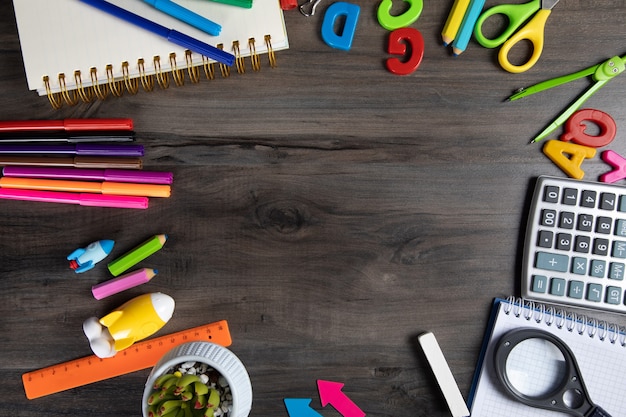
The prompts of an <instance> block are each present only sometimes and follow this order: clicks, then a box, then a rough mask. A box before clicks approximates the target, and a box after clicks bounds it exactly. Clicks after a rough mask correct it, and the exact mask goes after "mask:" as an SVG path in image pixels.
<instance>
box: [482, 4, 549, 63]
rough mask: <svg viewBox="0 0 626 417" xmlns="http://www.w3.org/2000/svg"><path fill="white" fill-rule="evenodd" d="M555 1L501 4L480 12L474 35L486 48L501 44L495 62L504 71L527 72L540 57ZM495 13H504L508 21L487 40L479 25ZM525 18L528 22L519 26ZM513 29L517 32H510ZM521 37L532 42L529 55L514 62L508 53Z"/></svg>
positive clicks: (521, 39)
mask: <svg viewBox="0 0 626 417" xmlns="http://www.w3.org/2000/svg"><path fill="white" fill-rule="evenodd" d="M558 2H559V0H532V1H530V2H528V3H523V4H500V5H498V6H494V7H492V8H490V9H488V10H487V11H485V12H484V13H483V14H481V15H480V17H479V18H478V20H477V21H476V26H475V27H474V37H475V38H476V40H477V41H478V43H479V44H481V45H482V46H484V47H485V48H495V47H497V46H500V45H502V48H500V52H499V53H498V62H500V65H501V66H502V68H504V69H505V70H506V71H508V72H512V73H520V72H524V71H528V70H529V69H530V68H532V67H533V65H535V64H536V63H537V61H538V60H539V57H540V56H541V52H542V51H543V43H544V29H545V26H546V21H547V20H548V16H550V13H552V9H553V8H554V6H556V4H557V3H558ZM494 15H504V16H505V17H506V18H507V19H508V21H509V24H508V26H507V27H506V29H505V30H504V31H503V32H502V33H501V34H500V35H499V36H498V37H496V38H494V39H488V38H486V37H485V35H483V30H482V26H483V23H485V20H487V19H488V18H490V17H491V16H494ZM533 15H534V16H533ZM531 16H532V18H531ZM529 19H530V20H529ZM527 20H528V23H526V25H524V26H523V27H522V25H523V24H524V22H526V21H527ZM518 29H519V30H518ZM516 30H517V32H516V33H513V32H515V31H516ZM523 40H528V41H530V43H532V45H533V52H532V55H531V56H530V58H529V59H528V61H527V62H526V63H525V64H522V65H513V64H511V62H510V61H509V52H510V51H511V49H512V48H513V47H514V46H515V45H516V44H518V43H519V42H521V41H523Z"/></svg>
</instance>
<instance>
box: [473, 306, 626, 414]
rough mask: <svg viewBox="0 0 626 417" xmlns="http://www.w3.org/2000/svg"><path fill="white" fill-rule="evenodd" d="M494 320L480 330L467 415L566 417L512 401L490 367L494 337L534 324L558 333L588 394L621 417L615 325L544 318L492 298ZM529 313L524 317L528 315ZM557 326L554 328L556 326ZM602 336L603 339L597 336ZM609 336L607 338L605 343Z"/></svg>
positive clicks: (621, 364) (623, 381) (620, 351)
mask: <svg viewBox="0 0 626 417" xmlns="http://www.w3.org/2000/svg"><path fill="white" fill-rule="evenodd" d="M494 309H495V310H494V312H493V314H494V316H493V317H494V321H493V322H492V326H490V328H488V329H487V334H486V335H485V338H486V340H488V341H489V343H486V350H485V347H483V352H481V359H480V361H479V364H478V367H477V371H476V372H477V374H476V376H475V381H474V386H473V387H472V392H471V393H470V400H469V402H470V410H471V415H472V416H476V417H502V416H507V417H544V416H545V417H567V416H569V414H563V413H557V412H554V411H550V410H542V409H538V408H533V407H529V406H526V405H524V404H522V403H520V402H517V401H515V400H514V399H512V398H511V397H509V395H508V394H507V393H506V391H505V390H504V388H503V387H502V386H501V384H500V382H499V380H498V378H497V376H496V373H495V367H494V354H495V352H494V349H495V345H496V343H497V341H498V340H499V339H500V337H501V336H502V335H503V334H505V333H506V332H508V331H509V330H513V329H519V328H536V329H540V330H544V331H548V332H550V333H552V334H554V335H555V336H557V337H559V338H560V339H561V340H563V342H565V344H566V345H568V346H569V348H570V349H571V350H572V352H573V353H574V356H575V357H576V360H577V362H578V366H579V368H580V372H581V374H582V378H583V380H584V382H585V385H586V387H587V390H588V392H589V396H590V397H591V400H592V401H593V403H594V404H596V405H598V406H600V407H602V408H603V409H604V410H606V411H607V412H608V413H610V414H611V416H612V417H626V404H625V403H624V393H626V378H625V377H624V376H625V375H626V347H624V346H623V343H624V335H623V334H619V335H618V334H617V333H616V331H617V330H616V329H613V328H612V329H611V331H605V330H606V329H604V330H603V328H600V327H597V326H596V325H594V324H589V323H588V322H585V323H580V322H577V321H576V320H575V319H572V318H564V317H556V318H555V319H554V320H552V319H550V318H549V317H548V315H546V314H542V313H540V312H538V311H537V310H535V309H534V308H533V307H532V306H531V307H528V306H526V307H523V308H522V307H520V306H519V301H515V302H511V301H509V300H496V302H495V303H494ZM528 317H530V319H528ZM559 327H560V328H559ZM602 339H604V340H602ZM611 340H613V342H611Z"/></svg>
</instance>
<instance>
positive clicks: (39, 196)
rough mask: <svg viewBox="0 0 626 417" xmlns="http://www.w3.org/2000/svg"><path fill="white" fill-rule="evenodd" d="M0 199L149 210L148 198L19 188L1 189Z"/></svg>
mask: <svg viewBox="0 0 626 417" xmlns="http://www.w3.org/2000/svg"><path fill="white" fill-rule="evenodd" d="M0 199H6V200H25V201H40V202H44V203H62V204H78V205H81V206H90V207H114V208H132V209H147V208H148V198H147V197H135V196H126V195H106V194H90V193H66V192H58V191H37V190H21V189H17V188H16V189H12V188H0Z"/></svg>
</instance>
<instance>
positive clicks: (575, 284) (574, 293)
mask: <svg viewBox="0 0 626 417" xmlns="http://www.w3.org/2000/svg"><path fill="white" fill-rule="evenodd" d="M584 292H585V283H584V282H582V281H570V282H569V288H568V289H567V296H568V297H570V298H577V299H579V300H580V299H582V298H583V294H584Z"/></svg>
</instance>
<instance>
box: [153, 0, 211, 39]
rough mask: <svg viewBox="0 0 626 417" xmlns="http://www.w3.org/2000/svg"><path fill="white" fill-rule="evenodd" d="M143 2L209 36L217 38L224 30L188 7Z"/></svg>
mask: <svg viewBox="0 0 626 417" xmlns="http://www.w3.org/2000/svg"><path fill="white" fill-rule="evenodd" d="M143 1H144V2H146V3H148V4H149V5H150V6H152V7H154V8H155V9H157V10H160V11H162V12H163V13H165V14H168V15H170V16H172V17H175V18H176V19H178V20H180V21H181V22H185V23H187V24H189V25H191V26H193V27H195V28H198V29H200V30H201V31H203V32H206V33H208V34H209V35H213V36H217V35H219V34H220V32H221V30H222V26H220V25H218V24H217V23H215V22H212V21H210V20H209V19H207V18H206V17H204V16H200V15H199V14H197V13H195V12H193V11H191V10H189V9H187V8H186V7H183V6H181V5H179V4H176V3H174V2H173V1H171V0H143Z"/></svg>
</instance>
